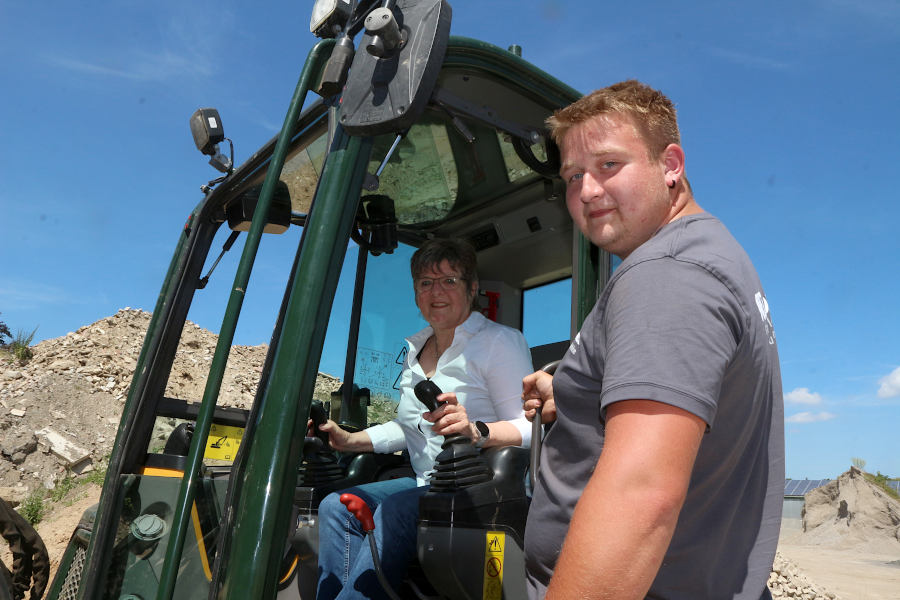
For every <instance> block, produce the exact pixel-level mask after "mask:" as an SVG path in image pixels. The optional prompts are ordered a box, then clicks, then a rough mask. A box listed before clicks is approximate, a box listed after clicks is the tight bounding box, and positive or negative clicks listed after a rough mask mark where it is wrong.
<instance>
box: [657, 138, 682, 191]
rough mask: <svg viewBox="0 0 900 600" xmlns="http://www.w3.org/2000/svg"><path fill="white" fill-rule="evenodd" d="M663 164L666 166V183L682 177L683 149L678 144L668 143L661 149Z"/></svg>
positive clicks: (668, 183)
mask: <svg viewBox="0 0 900 600" xmlns="http://www.w3.org/2000/svg"><path fill="white" fill-rule="evenodd" d="M662 158H663V164H664V165H665V166H666V185H669V187H671V184H672V183H674V182H677V181H679V180H680V179H681V178H683V177H684V150H683V149H682V148H681V146H679V145H678V144H669V145H668V146H666V149H665V150H663V157H662Z"/></svg>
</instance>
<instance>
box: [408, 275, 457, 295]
mask: <svg viewBox="0 0 900 600" xmlns="http://www.w3.org/2000/svg"><path fill="white" fill-rule="evenodd" d="M462 281H463V279H462V278H461V277H423V278H421V279H416V281H415V288H416V292H431V291H434V287H435V286H436V285H437V286H440V288H441V289H442V290H444V291H445V292H450V291H452V290H455V289H458V288H459V284H460V283H462Z"/></svg>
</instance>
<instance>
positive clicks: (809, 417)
mask: <svg viewBox="0 0 900 600" xmlns="http://www.w3.org/2000/svg"><path fill="white" fill-rule="evenodd" d="M835 417H837V415H836V414H834V413H830V412H819V413H813V412H799V413H797V414H796V415H791V416H790V417H788V418H787V419H785V420H784V422H785V423H818V422H821V421H830V420H831V419H834V418H835Z"/></svg>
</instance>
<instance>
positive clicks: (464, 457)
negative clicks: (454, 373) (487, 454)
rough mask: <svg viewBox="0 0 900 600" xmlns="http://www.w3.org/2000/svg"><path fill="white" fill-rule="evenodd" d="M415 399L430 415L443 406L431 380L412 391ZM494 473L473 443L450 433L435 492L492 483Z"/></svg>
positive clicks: (437, 466) (433, 478) (437, 471)
mask: <svg viewBox="0 0 900 600" xmlns="http://www.w3.org/2000/svg"><path fill="white" fill-rule="evenodd" d="M413 393H415V395H416V398H418V399H419V402H421V403H422V404H424V405H425V406H426V407H427V408H428V410H429V411H434V410H436V409H437V408H438V407H439V406H441V405H442V404H443V402H438V400H437V397H438V396H440V395H441V394H442V393H443V392H441V388H439V387H438V386H437V384H435V383H434V382H433V381H431V380H430V379H423V380H422V381H420V382H419V383H417V384H416V386H415V387H414V388H413ZM491 477H492V473H491V471H490V469H489V468H488V466H487V463H485V462H484V460H483V459H482V458H481V456H480V455H479V453H478V450H477V449H476V448H475V447H474V446H473V445H472V443H471V440H469V438H467V437H466V436H464V435H460V434H458V433H451V434H450V435H445V436H444V443H443V444H441V453H440V454H438V455H437V458H436V459H435V464H434V473H433V474H432V476H431V489H432V491H436V492H437V491H440V492H452V491H454V490H458V489H461V488H464V487H469V486H471V485H475V484H478V483H483V482H485V481H490V479H491Z"/></svg>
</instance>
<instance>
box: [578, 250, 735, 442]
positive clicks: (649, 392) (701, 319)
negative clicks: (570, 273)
mask: <svg viewBox="0 0 900 600" xmlns="http://www.w3.org/2000/svg"><path fill="white" fill-rule="evenodd" d="M745 314H746V313H745V312H744V311H743V309H742V308H741V306H740V304H739V302H738V301H737V299H736V297H735V295H734V294H733V293H732V292H731V290H730V289H729V288H728V287H727V286H726V285H725V284H724V283H723V282H722V281H720V280H719V278H718V277H716V276H715V274H713V273H711V272H709V271H708V270H707V269H705V268H703V267H701V266H699V265H696V264H694V263H690V262H685V261H680V260H675V259H672V258H660V259H654V260H648V261H645V262H642V263H639V264H637V265H634V266H632V267H631V268H630V269H629V270H628V271H627V272H625V273H622V275H621V276H620V277H619V278H618V279H617V280H616V281H615V282H614V287H613V288H612V290H611V291H610V295H609V301H608V305H607V307H606V315H605V319H604V321H603V322H602V323H595V324H594V325H595V326H597V327H603V331H602V332H597V333H598V334H600V335H601V336H602V337H603V338H605V340H606V350H607V353H606V364H605V366H604V372H603V391H602V395H601V402H600V406H601V415H602V416H603V417H604V418H605V414H606V407H607V406H609V405H610V404H612V403H613V402H618V401H621V400H654V401H657V402H664V403H666V404H670V405H673V406H677V407H679V408H681V409H683V410H686V411H688V412H690V413H692V414H694V415H696V416H698V417H699V418H701V419H703V420H704V421H705V422H706V424H707V426H708V427H710V428H711V427H712V425H713V421H714V420H715V416H716V408H717V406H716V403H717V398H718V397H719V391H720V388H721V384H722V378H723V376H724V373H725V370H726V368H727V366H728V364H729V362H730V361H731V359H732V357H733V356H734V353H735V350H736V348H737V346H738V344H739V343H740V339H741V337H742V335H743V331H744V329H745V327H746V319H745V317H744V316H743V315H745Z"/></svg>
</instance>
